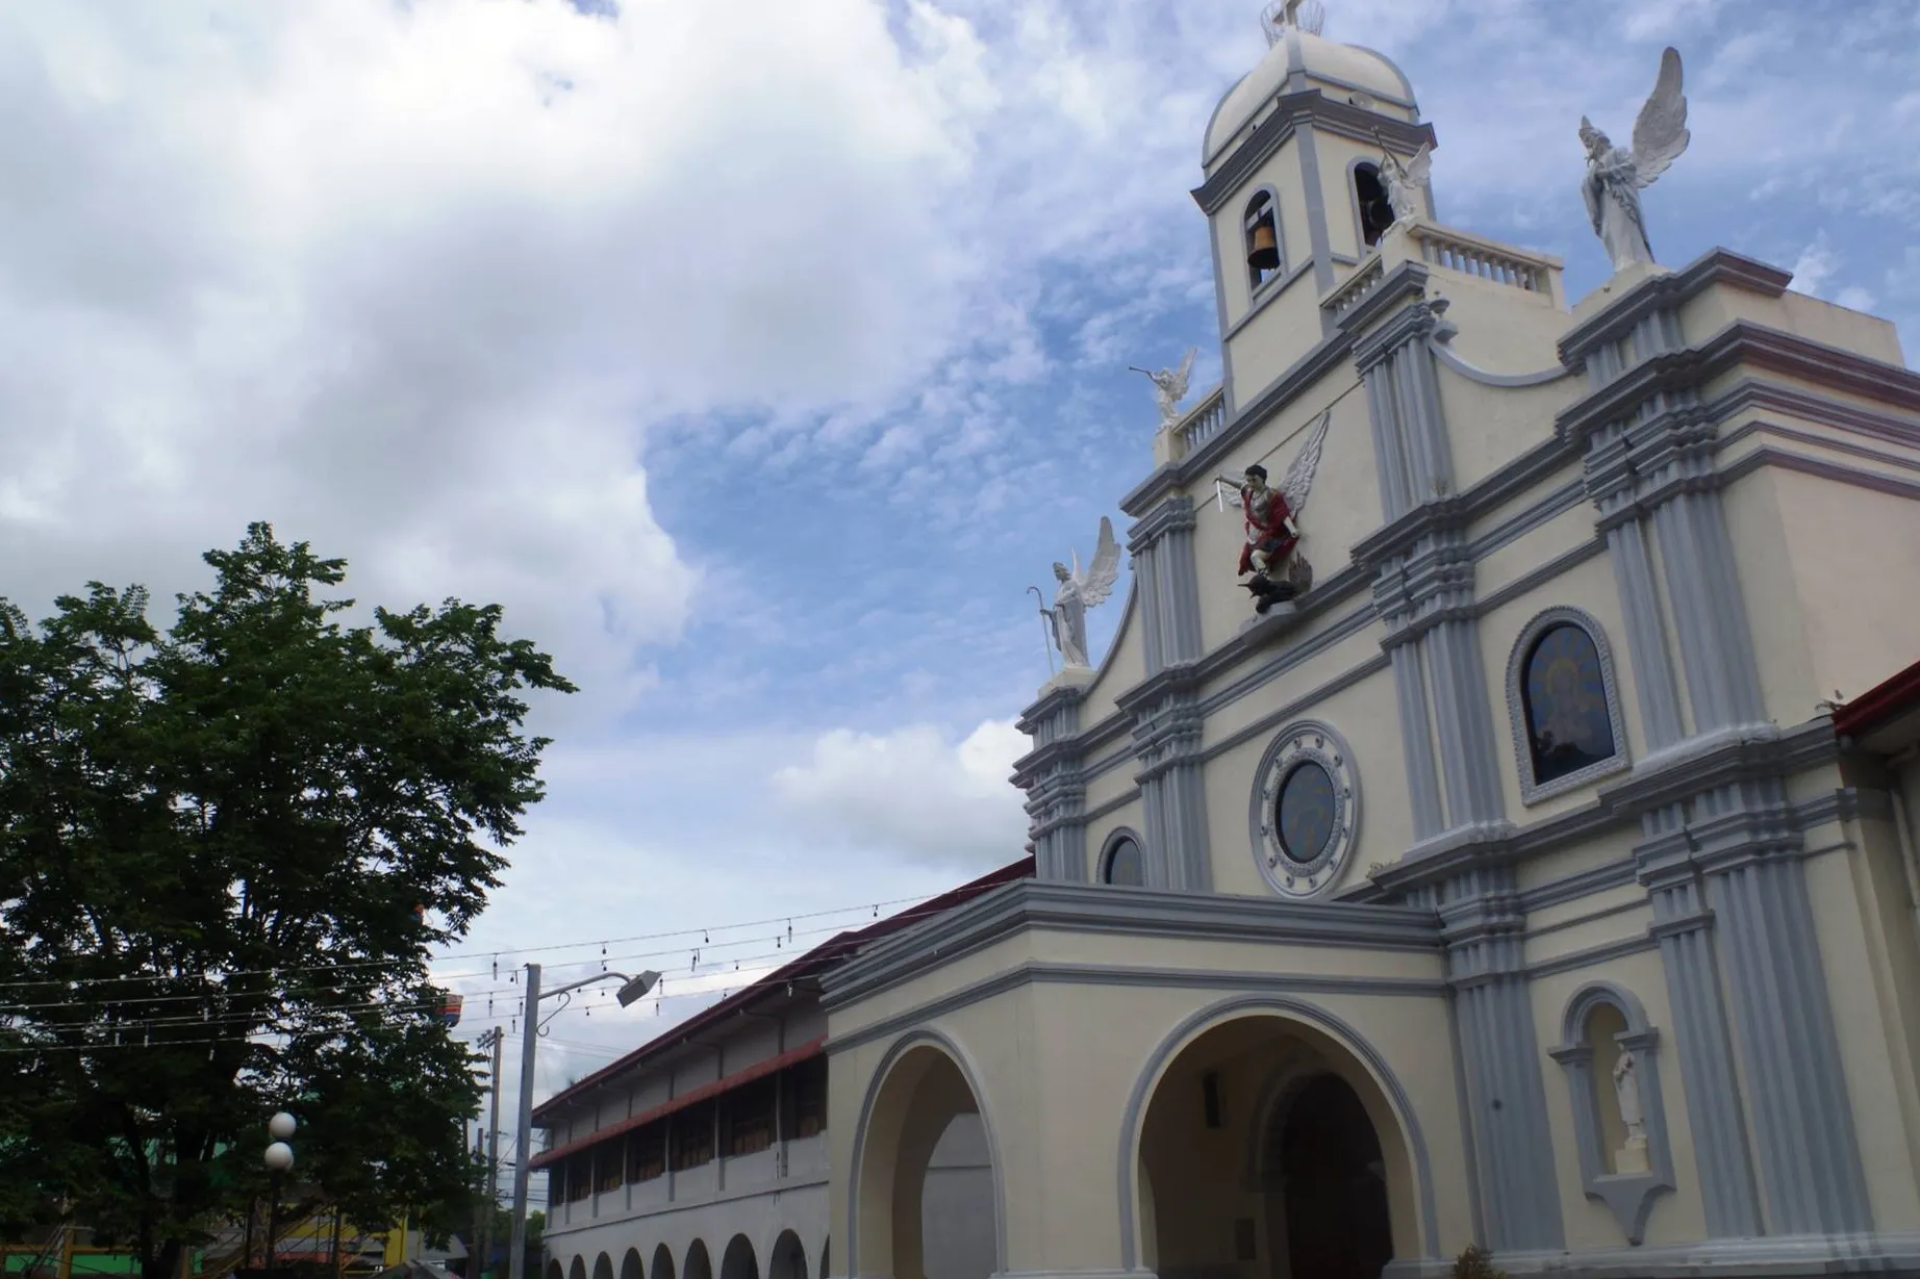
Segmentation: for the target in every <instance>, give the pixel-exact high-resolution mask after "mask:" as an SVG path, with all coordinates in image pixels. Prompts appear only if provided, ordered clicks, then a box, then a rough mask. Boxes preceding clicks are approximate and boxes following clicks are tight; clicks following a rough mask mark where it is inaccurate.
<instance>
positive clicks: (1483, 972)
mask: <svg viewBox="0 0 1920 1279" xmlns="http://www.w3.org/2000/svg"><path fill="white" fill-rule="evenodd" d="M1440 919H1441V923H1442V934H1441V935H1442V939H1443V940H1444V942H1445V944H1446V948H1447V974H1448V982H1449V984H1450V985H1452V987H1453V988H1454V1008H1455V1012H1456V1021H1457V1025H1458V1034H1459V1036H1460V1059H1461V1064H1462V1066H1463V1067H1464V1069H1465V1072H1466V1085H1467V1089H1466V1091H1467V1104H1468V1108H1469V1112H1468V1119H1469V1123H1470V1126H1471V1132H1472V1139H1473V1154H1474V1166H1475V1167H1476V1168H1477V1169H1478V1170H1479V1174H1480V1203H1481V1206H1482V1210H1483V1212H1484V1213H1485V1217H1486V1222H1485V1224H1486V1234H1487V1243H1488V1244H1489V1246H1491V1247H1492V1248H1493V1250H1494V1251H1496V1252H1507V1251H1523V1252H1525V1251H1557V1250H1559V1249H1561V1248H1562V1247H1564V1246H1565V1234H1564V1226H1563V1223H1562V1221H1561V1216H1560V1191H1559V1186H1558V1182H1557V1173H1556V1165H1555V1162H1554V1154H1553V1142H1552V1137H1551V1135H1550V1129H1549V1126H1548V1123H1547V1099H1546V1088H1545V1085H1544V1084H1543V1082H1542V1080H1541V1075H1540V1051H1539V1045H1538V1036H1537V1035H1536V1034H1535V1032H1534V1020H1533V1005H1532V1001H1531V999H1530V998H1529V997H1528V993H1527V982H1526V977H1525V971H1524V970H1525V961H1524V957H1523V954H1522V949H1523V941H1522V938H1523V935H1524V933H1525V927H1526V921H1525V918H1524V916H1523V915H1522V912H1521V910H1520V906H1519V898H1518V894H1517V893H1516V891H1515V888H1514V884H1513V880H1512V872H1511V871H1508V870H1505V869H1497V868H1487V869H1482V870H1476V871H1474V872H1472V873H1470V874H1468V875H1465V876H1462V877H1461V878H1460V879H1458V880H1455V881H1453V882H1452V883H1450V884H1448V885H1447V887H1446V890H1445V893H1444V898H1443V900H1442V902H1441V905H1440Z"/></svg>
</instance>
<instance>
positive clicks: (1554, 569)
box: [1473, 537, 1607, 617]
mask: <svg viewBox="0 0 1920 1279" xmlns="http://www.w3.org/2000/svg"><path fill="white" fill-rule="evenodd" d="M1606 549H1607V546H1606V543H1604V542H1602V541H1601V540H1600V539H1599V538H1597V537H1596V538H1594V539H1593V540H1592V541H1588V542H1582V543H1580V544H1579V545H1578V546H1575V547H1573V548H1572V549H1571V550H1566V551H1562V552H1560V554H1558V555H1556V556H1554V557H1553V558H1552V559H1550V560H1548V561H1547V562H1546V563H1544V564H1541V565H1538V566H1536V567H1534V568H1531V569H1528V570H1527V571H1526V572H1525V573H1522V574H1521V575H1520V576H1519V577H1516V578H1514V579H1513V580H1512V581H1511V582H1508V583H1507V584H1506V585H1505V586H1502V587H1501V588H1500V589H1499V590H1496V591H1489V592H1487V593H1486V594H1485V595H1482V596H1481V597H1480V598H1479V599H1477V600H1475V601H1474V602H1473V615H1474V616H1475V617H1485V616H1486V615H1487V614H1489V613H1491V612H1493V611H1494V610H1495V609H1497V608H1505V607H1506V606H1507V605H1508V604H1511V603H1513V601H1515V600H1517V599H1519V598H1521V597H1522V596H1525V595H1529V594H1531V593H1533V592H1534V591H1537V590H1539V589H1540V588H1541V587H1543V586H1545V585H1547V583H1549V582H1553V581H1557V580H1558V579H1560V578H1562V577H1564V576H1566V575H1567V574H1568V573H1569V572H1571V571H1572V570H1574V569H1576V568H1578V567H1579V566H1580V565H1582V564H1585V563H1586V562H1587V561H1588V560H1590V559H1592V558H1594V557H1595V556H1596V555H1602V554H1605V553H1606Z"/></svg>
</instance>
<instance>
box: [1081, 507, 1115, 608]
mask: <svg viewBox="0 0 1920 1279" xmlns="http://www.w3.org/2000/svg"><path fill="white" fill-rule="evenodd" d="M1077 576H1079V577H1080V595H1081V598H1082V599H1084V600H1086V602H1087V607H1088V608H1092V607H1094V606H1095V605H1097V604H1100V603H1102V602H1104V601H1105V600H1106V598H1107V596H1109V595H1111V594H1113V584H1114V582H1115V581H1116V580H1118V579H1119V577H1120V544H1119V543H1118V542H1116V541H1114V540H1113V521H1112V520H1110V519H1108V518H1107V517H1106V516H1104V515H1102V516H1101V517H1100V545H1099V547H1098V548H1097V549H1095V551H1094V553H1093V562H1092V563H1091V564H1089V565H1087V571H1086V572H1085V573H1084V574H1077Z"/></svg>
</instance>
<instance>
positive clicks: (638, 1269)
mask: <svg viewBox="0 0 1920 1279" xmlns="http://www.w3.org/2000/svg"><path fill="white" fill-rule="evenodd" d="M620 1279H647V1271H646V1267H645V1266H643V1265H641V1264H640V1250H639V1249H638V1248H629V1249H627V1255H626V1256H624V1257H622V1258H620Z"/></svg>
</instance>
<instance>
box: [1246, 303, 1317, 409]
mask: <svg viewBox="0 0 1920 1279" xmlns="http://www.w3.org/2000/svg"><path fill="white" fill-rule="evenodd" d="M1246 314H1247V312H1246V310H1245V309H1244V308H1242V309H1241V310H1239V311H1235V310H1234V309H1233V308H1232V307H1231V306H1229V307H1228V308H1227V316H1228V320H1229V322H1234V321H1235V320H1236V319H1237V317H1239V316H1244V315H1246ZM1319 341H1320V298H1319V295H1318V294H1316V293H1315V292H1314V287H1313V272H1312V271H1311V270H1309V271H1307V272H1305V273H1303V274H1302V275H1301V276H1300V277H1299V278H1298V279H1296V280H1294V281H1293V282H1292V283H1290V284H1287V285H1285V286H1284V287H1281V288H1280V291H1279V294H1278V296H1276V297H1275V298H1274V299H1273V300H1272V301H1271V302H1267V303H1266V304H1265V305H1264V306H1262V307H1261V308H1260V311H1259V313H1258V314H1257V315H1254V316H1253V317H1252V318H1251V319H1249V320H1248V321H1247V322H1246V325H1245V327H1243V328H1241V329H1239V330H1237V331H1236V332H1235V333H1234V334H1233V336H1232V337H1230V338H1228V339H1227V360H1228V362H1229V363H1230V364H1231V365H1232V368H1233V394H1234V399H1235V401H1236V402H1237V403H1239V404H1248V403H1251V402H1252V401H1253V400H1255V399H1257V398H1259V396H1260V393H1261V392H1262V391H1264V390H1265V389H1266V388H1267V387H1268V386H1270V385H1272V384H1273V382H1274V380H1275V379H1277V378H1278V377H1279V376H1280V375H1281V374H1283V373H1285V372H1286V371H1287V370H1288V369H1290V368H1292V367H1293V366H1294V365H1295V364H1297V363H1298V362H1299V361H1300V358H1301V357H1302V356H1304V355H1305V354H1306V353H1307V352H1308V351H1311V350H1312V349H1313V348H1314V346H1315V344H1317V343H1318V342H1319Z"/></svg>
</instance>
